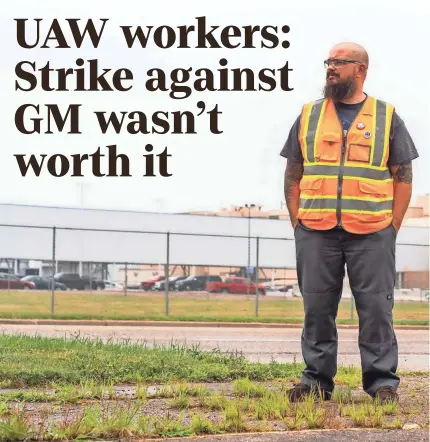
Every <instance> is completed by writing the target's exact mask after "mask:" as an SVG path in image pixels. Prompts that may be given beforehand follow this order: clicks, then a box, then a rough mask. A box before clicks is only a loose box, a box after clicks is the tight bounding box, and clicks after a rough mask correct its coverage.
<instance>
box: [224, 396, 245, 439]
mask: <svg viewBox="0 0 430 442" xmlns="http://www.w3.org/2000/svg"><path fill="white" fill-rule="evenodd" d="M223 416H224V421H223V428H224V429H225V430H226V431H230V432H234V433H241V432H243V431H247V429H248V426H247V424H246V416H245V415H244V414H243V412H242V410H241V409H240V406H239V404H238V403H237V402H233V403H229V404H228V405H227V407H226V408H225V410H224V413H223Z"/></svg>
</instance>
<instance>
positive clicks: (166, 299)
mask: <svg viewBox="0 0 430 442" xmlns="http://www.w3.org/2000/svg"><path fill="white" fill-rule="evenodd" d="M166 240H167V241H166V266H165V269H164V280H165V281H166V282H165V283H164V302H165V307H166V312H165V313H166V316H168V315H169V277H170V275H169V267H170V265H169V260H170V256H169V255H170V232H167V237H166Z"/></svg>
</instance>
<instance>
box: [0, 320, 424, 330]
mask: <svg viewBox="0 0 430 442" xmlns="http://www.w3.org/2000/svg"><path fill="white" fill-rule="evenodd" d="M1 324H3V325H83V326H96V327H217V328H223V327H224V328H234V327H240V328H299V329H302V328H303V324H288V323H285V324H284V323H273V322H272V323H264V322H197V321H196V322H194V321H132V320H130V321H115V320H88V319H84V320H79V319H0V325H1ZM336 327H337V328H338V329H353V330H354V329H358V325H354V324H337V326H336ZM394 328H395V329H399V330H429V326H426V325H395V326H394Z"/></svg>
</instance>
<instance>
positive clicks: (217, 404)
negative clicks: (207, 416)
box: [205, 393, 228, 410]
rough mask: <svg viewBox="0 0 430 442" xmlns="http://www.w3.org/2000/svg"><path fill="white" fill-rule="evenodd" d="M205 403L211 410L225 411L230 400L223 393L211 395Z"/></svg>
mask: <svg viewBox="0 0 430 442" xmlns="http://www.w3.org/2000/svg"><path fill="white" fill-rule="evenodd" d="M205 402H206V407H207V408H208V409H209V410H224V409H225V408H226V406H227V404H228V399H227V397H226V396H225V395H224V394H222V393H215V394H212V395H210V396H209V397H208V398H207V399H206V400H205Z"/></svg>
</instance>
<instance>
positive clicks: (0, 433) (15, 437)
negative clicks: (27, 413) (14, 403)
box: [0, 409, 31, 442]
mask: <svg viewBox="0 0 430 442" xmlns="http://www.w3.org/2000/svg"><path fill="white" fill-rule="evenodd" d="M30 434H31V428H30V425H29V423H28V420H27V419H26V418H25V417H24V414H23V412H22V410H19V409H17V410H15V411H14V412H13V413H11V415H10V416H9V417H8V418H7V419H5V420H2V421H0V441H1V442H13V441H20V440H25V439H27V438H28V436H29V435H30Z"/></svg>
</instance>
